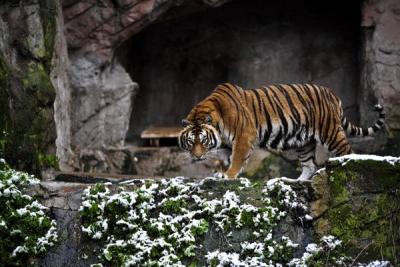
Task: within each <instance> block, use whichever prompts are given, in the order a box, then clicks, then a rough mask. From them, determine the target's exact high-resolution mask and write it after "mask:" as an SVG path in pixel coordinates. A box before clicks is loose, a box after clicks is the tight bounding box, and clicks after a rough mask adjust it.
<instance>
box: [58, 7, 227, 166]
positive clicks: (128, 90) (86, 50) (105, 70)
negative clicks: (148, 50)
mask: <svg viewBox="0 0 400 267" xmlns="http://www.w3.org/2000/svg"><path fill="white" fill-rule="evenodd" d="M187 2H190V1H187ZM223 2H224V1H204V4H203V5H204V6H217V5H219V4H222V3H223ZM184 3H185V1H173V0H170V1H168V0H145V1H134V0H131V1H102V2H99V1H91V0H84V1H73V0H65V1H63V15H64V20H65V34H66V39H67V42H68V48H69V58H70V62H71V67H70V68H69V75H70V82H71V90H72V114H71V115H72V117H73V119H72V121H73V124H72V126H71V127H72V128H71V133H72V145H73V147H74V151H75V152H77V153H78V154H82V153H83V154H87V153H91V152H90V151H93V150H104V149H105V148H110V147H121V146H122V145H124V142H125V138H126V133H127V131H128V126H129V119H130V114H131V110H132V106H133V104H132V100H133V97H134V95H135V94H136V92H137V90H138V84H136V83H135V82H133V81H132V78H131V77H130V76H129V75H128V74H127V73H126V71H125V70H124V68H123V67H122V66H121V65H120V64H119V62H118V60H114V59H113V53H114V50H115V48H116V47H118V46H119V45H120V44H121V43H122V42H123V41H125V40H127V39H128V38H130V37H131V36H132V35H134V34H136V33H137V32H139V31H140V30H142V29H143V28H144V27H146V26H148V25H150V24H151V23H152V22H154V21H155V20H157V19H158V18H159V17H160V16H161V15H162V14H164V13H165V12H166V11H167V10H170V9H172V8H174V7H176V6H180V5H183V4H184ZM79 157H80V156H79V155H78V156H77V158H79ZM77 161H79V159H78V160H77Z"/></svg>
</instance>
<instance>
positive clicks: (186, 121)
mask: <svg viewBox="0 0 400 267" xmlns="http://www.w3.org/2000/svg"><path fill="white" fill-rule="evenodd" d="M181 124H182V127H186V126H188V125H189V124H190V122H189V121H188V120H187V119H183V120H182V122H181Z"/></svg>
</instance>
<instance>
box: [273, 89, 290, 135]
mask: <svg viewBox="0 0 400 267" xmlns="http://www.w3.org/2000/svg"><path fill="white" fill-rule="evenodd" d="M278 90H279V89H278ZM271 92H272V93H273V94H274V95H275V98H276V101H277V102H278V103H279V106H278V107H277V110H278V115H279V119H280V121H281V123H282V125H283V136H286V134H287V133H288V129H289V126H288V123H287V121H286V118H285V115H284V113H283V111H282V110H283V109H284V107H283V105H282V103H281V101H280V100H279V97H278V95H277V93H276V92H275V91H274V90H273V88H271Z"/></svg>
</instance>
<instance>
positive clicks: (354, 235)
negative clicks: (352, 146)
mask: <svg viewBox="0 0 400 267" xmlns="http://www.w3.org/2000/svg"><path fill="white" fill-rule="evenodd" d="M313 188H314V194H315V200H314V201H313V202H312V203H311V211H312V216H313V217H314V218H316V220H315V221H314V229H315V232H316V234H317V235H326V234H332V235H334V236H337V237H338V238H339V239H341V240H343V244H344V245H345V247H346V249H347V250H348V251H349V252H350V253H351V254H352V255H357V254H358V253H360V255H359V259H360V260H361V261H365V260H372V259H377V258H381V257H382V258H385V259H388V260H390V261H391V262H392V264H393V265H394V266H397V265H398V264H399V263H400V262H399V260H400V245H399V244H400V232H399V229H400V212H399V211H400V205H399V203H400V163H399V162H397V163H396V164H392V163H389V162H385V161H374V160H352V161H349V162H347V163H345V164H341V163H340V162H338V161H332V162H330V164H329V165H328V166H327V168H326V172H321V174H320V175H319V176H317V177H314V179H313ZM361 251H362V252H361Z"/></svg>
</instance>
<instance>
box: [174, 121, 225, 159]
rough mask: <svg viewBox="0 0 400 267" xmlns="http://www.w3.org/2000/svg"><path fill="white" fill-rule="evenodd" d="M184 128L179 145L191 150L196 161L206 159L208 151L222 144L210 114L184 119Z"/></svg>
mask: <svg viewBox="0 0 400 267" xmlns="http://www.w3.org/2000/svg"><path fill="white" fill-rule="evenodd" d="M182 126H183V127H184V129H183V130H182V131H181V132H180V134H179V138H178V141H179V147H180V148H181V149H183V150H186V151H188V152H190V155H191V156H192V159H193V160H194V161H200V160H204V159H205V155H206V154H207V152H208V151H210V150H212V149H214V148H218V147H219V146H220V145H221V137H220V134H219V132H218V131H217V129H216V128H215V127H214V126H213V122H212V118H211V116H210V115H205V116H203V117H200V118H199V117H196V119H191V116H189V117H188V119H184V120H182Z"/></svg>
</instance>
